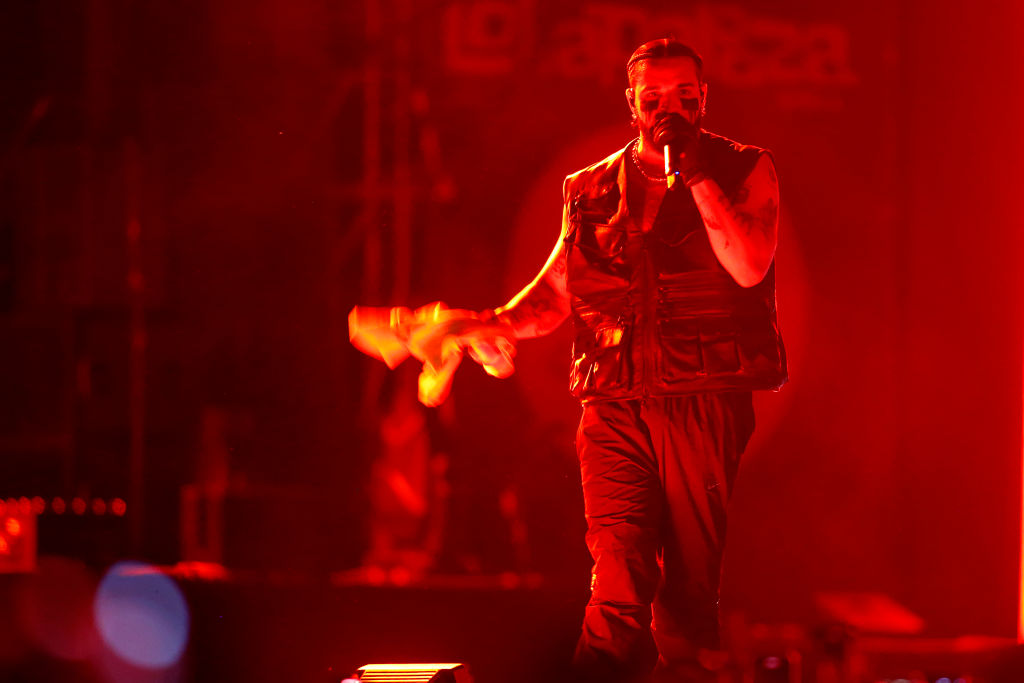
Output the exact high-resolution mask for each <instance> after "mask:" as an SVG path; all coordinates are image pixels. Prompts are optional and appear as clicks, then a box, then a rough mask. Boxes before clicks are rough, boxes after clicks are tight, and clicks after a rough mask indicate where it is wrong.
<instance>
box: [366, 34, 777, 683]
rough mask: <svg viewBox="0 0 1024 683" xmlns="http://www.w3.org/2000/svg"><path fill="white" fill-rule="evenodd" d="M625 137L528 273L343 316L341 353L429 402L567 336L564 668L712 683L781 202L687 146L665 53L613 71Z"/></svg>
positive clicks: (695, 82)
mask: <svg viewBox="0 0 1024 683" xmlns="http://www.w3.org/2000/svg"><path fill="white" fill-rule="evenodd" d="M626 75H627V77H628V79H629V87H628V88H627V89H626V101H627V103H628V105H629V110H630V112H632V115H633V122H634V124H635V126H636V128H637V130H638V132H639V136H638V137H637V138H636V139H635V140H633V141H631V142H630V143H629V144H627V145H626V146H625V148H623V149H621V150H619V151H618V152H615V153H614V154H612V155H611V156H609V157H608V158H606V159H604V160H603V161H600V162H598V163H596V164H594V165H593V166H589V167H588V168H585V169H583V170H581V171H578V172H576V173H574V174H572V175H571V176H569V177H568V178H566V180H565V184H564V186H563V189H562V193H563V199H564V206H563V212H562V231H561V235H560V237H559V240H558V242H557V244H556V245H555V248H554V251H553V252H552V253H551V256H550V257H549V258H548V260H547V263H546V264H545V265H544V267H543V269H542V270H541V272H540V273H539V274H538V275H537V277H536V278H535V279H534V280H533V282H531V283H530V284H529V285H528V286H527V287H526V288H525V289H523V291H521V292H520V293H519V294H517V295H516V296H515V297H513V299H512V300H511V301H510V302H509V303H508V304H506V305H505V306H503V307H501V308H499V309H496V310H494V311H485V312H484V313H482V314H476V313H473V312H471V311H449V310H447V309H445V308H444V307H443V305H441V304H436V305H434V306H432V307H424V308H423V309H420V310H418V311H417V312H416V313H412V312H411V311H409V310H408V309H402V308H396V309H391V310H390V311H388V310H385V309H380V310H378V311H376V312H372V311H360V310H358V307H357V309H354V310H353V313H352V314H351V315H350V325H351V328H352V331H353V337H352V338H353V342H354V343H356V344H357V345H358V346H360V348H363V349H364V350H366V351H367V352H368V353H372V354H373V355H376V356H377V357H379V358H381V359H383V360H385V361H386V362H388V364H389V365H390V366H392V367H394V365H395V364H397V363H399V362H401V360H402V359H403V358H405V357H406V356H407V355H408V354H409V353H412V354H413V355H415V356H416V357H417V358H419V359H421V360H423V361H424V368H425V369H424V373H423V374H422V375H421V377H420V397H421V400H423V401H424V403H427V404H428V405H436V404H437V403H439V402H440V401H442V400H444V396H445V395H446V394H447V390H448V389H447V388H448V386H449V384H450V382H451V377H452V373H453V372H454V368H455V367H456V366H457V365H458V361H459V359H460V358H461V356H462V350H461V349H463V348H466V349H468V350H469V352H470V355H471V356H473V358H474V359H476V360H477V361H479V362H480V363H481V364H482V365H484V367H485V368H487V370H488V372H490V373H491V374H495V375H498V376H506V375H507V374H510V373H511V371H512V364H511V351H513V350H514V346H513V344H512V342H511V341H510V340H512V339H523V338H528V337H536V336H539V335H543V334H547V333H549V332H551V331H552V330H554V329H555V328H556V327H558V326H559V325H560V324H561V323H562V321H563V320H565V318H567V317H570V316H571V317H572V321H573V326H574V334H575V336H574V342H573V352H572V355H573V363H572V369H571V371H570V389H571V391H572V393H573V395H574V396H576V397H577V398H579V399H580V401H581V402H582V404H583V416H582V418H581V419H580V425H579V430H578V432H577V435H576V449H577V454H578V456H579V461H580V471H581V474H582V481H583V498H584V502H585V507H586V516H587V524H588V529H587V545H588V546H589V548H590V553H591V555H592V556H593V560H594V569H593V579H592V582H591V597H590V601H589V603H588V604H587V608H586V614H585V616H584V619H583V633H582V635H581V636H580V639H579V643H578V645H577V648H576V655H575V663H576V665H577V668H578V670H579V672H580V674H581V678H582V679H583V680H586V681H593V680H614V681H628V680H636V679H640V678H643V677H646V676H647V675H648V674H650V672H651V669H652V664H653V661H652V660H653V648H652V637H653V645H654V646H656V648H657V655H658V657H657V662H656V664H654V666H653V668H654V673H655V677H656V678H657V679H658V680H665V681H702V680H713V675H712V674H711V673H710V672H709V671H708V670H707V668H706V667H705V666H703V665H702V662H706V661H707V659H708V658H707V657H706V656H702V653H705V654H706V653H709V652H713V651H715V650H717V649H719V647H720V643H719V633H718V592H719V579H720V571H721V560H722V550H723V545H724V541H725V521H726V507H727V504H728V501H729V495H730V493H731V491H732V488H733V482H734V480H735V477H736V472H737V470H738V468H739V462H740V456H741V454H742V453H743V450H744V448H745V447H746V445H747V442H748V441H749V439H750V435H751V433H752V431H753V429H754V414H753V407H752V402H751V391H752V390H755V389H778V388H779V387H781V386H782V385H783V384H784V383H785V382H786V379H787V376H786V359H785V351H784V350H783V346H782V340H781V338H780V336H779V332H778V325H777V323H776V315H775V269H774V257H775V245H776V240H777V233H778V214H779V190H778V182H777V179H776V176H775V168H774V164H773V162H772V157H771V155H770V154H769V153H768V152H767V151H765V150H763V149H760V148H757V147H752V146H749V145H742V144H739V143H737V142H733V141H732V140H729V139H727V138H724V137H721V136H719V135H715V134H713V133H709V132H707V131H706V130H703V129H702V128H701V120H702V118H703V116H704V110H705V105H706V103H707V84H706V83H705V82H704V76H703V62H702V60H701V58H700V55H698V54H697V53H696V52H695V51H694V50H693V49H692V48H690V47H688V46H687V45H685V44H683V43H681V42H679V41H676V40H674V39H663V40H655V41H652V42H649V43H645V44H644V45H641V46H640V47H639V48H638V49H637V50H636V52H634V53H633V55H632V56H631V57H630V59H629V62H628V63H627V65H626Z"/></svg>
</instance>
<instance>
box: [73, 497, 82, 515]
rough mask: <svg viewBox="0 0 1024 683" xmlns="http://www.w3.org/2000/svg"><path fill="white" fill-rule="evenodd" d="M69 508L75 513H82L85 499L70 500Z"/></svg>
mask: <svg viewBox="0 0 1024 683" xmlns="http://www.w3.org/2000/svg"><path fill="white" fill-rule="evenodd" d="M71 509H72V510H74V511H75V514H76V515H84V514H85V501H84V500H83V499H81V498H75V499H74V500H72V501H71Z"/></svg>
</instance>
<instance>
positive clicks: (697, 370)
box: [658, 319, 740, 382]
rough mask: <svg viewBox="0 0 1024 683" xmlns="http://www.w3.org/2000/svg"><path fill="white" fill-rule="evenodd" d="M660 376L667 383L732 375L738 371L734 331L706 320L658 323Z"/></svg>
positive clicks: (738, 361) (738, 359)
mask: <svg viewBox="0 0 1024 683" xmlns="http://www.w3.org/2000/svg"><path fill="white" fill-rule="evenodd" d="M658 333H659V336H660V341H661V344H660V350H661V352H660V354H659V357H660V359H661V362H660V364H659V365H660V367H659V368H658V371H659V374H660V377H661V378H662V379H664V380H665V381H668V382H676V381H685V380H687V379H694V378H695V377H703V376H707V375H723V374H734V373H736V372H738V371H739V369H740V355H739V349H738V348H737V338H736V335H737V332H736V330H734V329H730V328H729V327H728V325H726V326H718V325H715V324H711V325H709V324H708V321H700V322H698V321H695V320H671V319H669V320H659V321H658Z"/></svg>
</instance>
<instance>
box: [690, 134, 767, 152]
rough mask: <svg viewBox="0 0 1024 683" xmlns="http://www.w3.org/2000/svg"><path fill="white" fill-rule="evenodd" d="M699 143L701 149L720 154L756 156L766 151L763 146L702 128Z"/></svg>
mask: <svg viewBox="0 0 1024 683" xmlns="http://www.w3.org/2000/svg"><path fill="white" fill-rule="evenodd" d="M700 143H701V149H702V151H705V152H707V151H710V152H712V153H714V152H718V153H720V154H739V155H743V156H755V157H756V156H760V155H761V154H764V153H766V152H768V150H767V149H765V148H763V147H758V146H756V145H748V144H745V143H742V142H737V141H736V140H732V139H731V138H727V137H725V136H724V135H719V134H718V133H712V132H711V131H709V130H705V129H703V128H702V129H701V131H700ZM768 153H770V152H768Z"/></svg>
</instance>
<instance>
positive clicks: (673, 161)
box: [662, 144, 679, 190]
mask: <svg viewBox="0 0 1024 683" xmlns="http://www.w3.org/2000/svg"><path fill="white" fill-rule="evenodd" d="M662 152H663V153H664V155H665V184H666V185H668V189H670V190H671V189H672V187H673V186H674V185H675V184H676V180H678V179H679V154H678V153H677V152H676V151H675V150H674V149H673V148H672V145H670V144H666V145H665V146H664V147H663V148H662Z"/></svg>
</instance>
